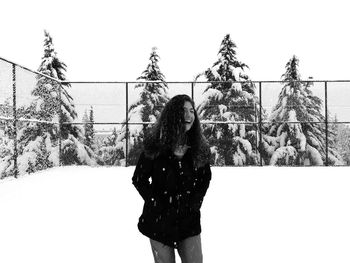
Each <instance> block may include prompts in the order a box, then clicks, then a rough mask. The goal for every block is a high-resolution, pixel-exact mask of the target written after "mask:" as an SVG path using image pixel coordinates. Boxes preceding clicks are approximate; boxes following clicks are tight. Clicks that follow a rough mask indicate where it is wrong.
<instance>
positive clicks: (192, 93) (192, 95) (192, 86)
mask: <svg viewBox="0 0 350 263" xmlns="http://www.w3.org/2000/svg"><path fill="white" fill-rule="evenodd" d="M191 97H192V100H193V101H194V83H193V81H192V82H191Z"/></svg>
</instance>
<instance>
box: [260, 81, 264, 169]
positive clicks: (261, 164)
mask: <svg viewBox="0 0 350 263" xmlns="http://www.w3.org/2000/svg"><path fill="white" fill-rule="evenodd" d="M261 97H262V96H261V81H259V149H260V150H259V152H260V166H263V163H262V154H261V153H262V123H261V119H262V110H261V109H262V106H261V101H262V99H261Z"/></svg>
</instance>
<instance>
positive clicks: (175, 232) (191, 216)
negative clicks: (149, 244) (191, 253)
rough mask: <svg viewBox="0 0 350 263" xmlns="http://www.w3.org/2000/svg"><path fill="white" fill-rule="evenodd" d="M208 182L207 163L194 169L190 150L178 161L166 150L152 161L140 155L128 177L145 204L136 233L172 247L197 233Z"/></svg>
mask: <svg viewBox="0 0 350 263" xmlns="http://www.w3.org/2000/svg"><path fill="white" fill-rule="evenodd" d="M210 180H211V170H210V165H209V163H207V164H205V165H203V166H202V167H198V168H196V167H194V165H193V158H192V156H191V149H188V150H187V152H186V153H185V155H184V156H183V157H182V159H178V158H177V157H176V156H175V155H174V154H173V153H172V152H170V151H169V152H166V153H163V154H160V155H158V156H157V157H156V158H154V159H151V158H148V157H146V155H145V153H144V152H142V153H141V155H140V157H139V160H138V163H137V165H136V169H135V172H134V175H133V177H132V182H133V184H134V185H135V187H136V189H137V190H138V191H139V193H140V195H141V196H142V198H143V199H144V201H145V203H144V207H143V212H142V215H141V216H140V218H139V223H138V229H139V230H140V232H141V233H142V234H144V235H145V236H147V237H149V238H151V239H153V240H156V241H159V242H161V243H163V244H165V245H168V246H171V247H173V248H176V247H177V245H178V242H179V241H181V240H183V239H185V238H188V237H191V236H195V235H198V234H200V233H201V225H200V207H201V205H202V201H203V198H204V195H205V193H206V191H207V189H208V186H209V182H210Z"/></svg>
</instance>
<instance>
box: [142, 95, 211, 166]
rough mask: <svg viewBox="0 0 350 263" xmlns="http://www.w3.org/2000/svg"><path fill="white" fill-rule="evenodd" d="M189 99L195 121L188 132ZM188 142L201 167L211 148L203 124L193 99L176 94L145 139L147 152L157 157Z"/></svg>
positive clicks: (207, 158) (207, 160)
mask: <svg viewBox="0 0 350 263" xmlns="http://www.w3.org/2000/svg"><path fill="white" fill-rule="evenodd" d="M186 101H188V102H190V103H191V105H192V107H193V109H194V117H195V118H194V121H193V124H192V127H191V129H189V130H188V131H187V132H186V128H185V118H184V113H185V112H184V108H183V107H184V104H185V102H186ZM185 143H187V145H188V146H191V153H192V159H193V162H194V165H195V166H196V167H201V166H203V165H204V164H206V163H208V162H209V160H210V149H209V146H208V143H207V141H206V139H205V137H204V136H203V133H202V129H201V125H200V122H199V119H198V115H197V111H196V109H195V105H194V102H193V100H192V99H191V98H190V97H189V96H187V95H184V94H183V95H176V96H174V97H173V98H172V99H170V100H169V101H168V102H167V103H166V105H165V107H164V109H163V111H162V112H161V114H160V116H159V118H158V119H157V121H156V123H155V124H154V126H153V127H152V128H151V129H150V130H149V132H147V133H146V136H145V139H144V150H145V154H146V155H147V156H149V157H151V158H155V157H156V156H158V155H159V154H162V153H165V152H167V151H174V149H175V148H176V146H177V145H181V144H185Z"/></svg>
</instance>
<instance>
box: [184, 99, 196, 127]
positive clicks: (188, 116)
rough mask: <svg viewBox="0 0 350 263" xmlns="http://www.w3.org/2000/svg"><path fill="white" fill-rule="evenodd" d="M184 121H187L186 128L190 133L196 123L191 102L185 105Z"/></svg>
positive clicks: (186, 102)
mask: <svg viewBox="0 0 350 263" xmlns="http://www.w3.org/2000/svg"><path fill="white" fill-rule="evenodd" d="M184 114H185V116H184V119H185V127H186V131H188V130H189V129H191V127H192V125H193V122H194V118H195V116H194V109H193V107H192V104H191V102H189V101H185V104H184Z"/></svg>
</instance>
